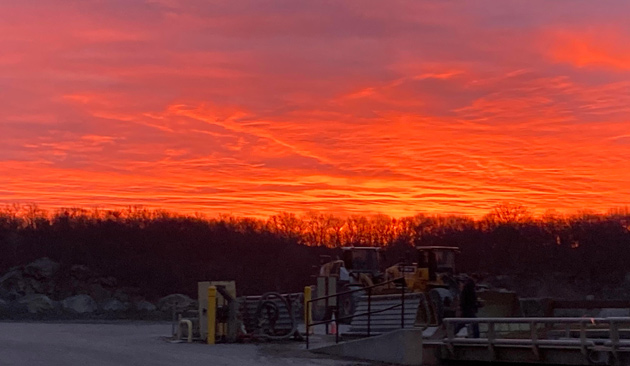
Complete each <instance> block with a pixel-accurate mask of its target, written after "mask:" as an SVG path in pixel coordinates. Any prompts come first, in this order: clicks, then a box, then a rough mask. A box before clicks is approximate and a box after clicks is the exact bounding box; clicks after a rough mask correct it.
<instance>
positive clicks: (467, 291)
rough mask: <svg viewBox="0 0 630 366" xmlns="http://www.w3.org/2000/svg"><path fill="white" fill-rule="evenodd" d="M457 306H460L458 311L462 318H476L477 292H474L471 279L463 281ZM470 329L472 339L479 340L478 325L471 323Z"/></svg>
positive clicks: (473, 284) (477, 308)
mask: <svg viewBox="0 0 630 366" xmlns="http://www.w3.org/2000/svg"><path fill="white" fill-rule="evenodd" d="M459 304H460V310H461V313H462V318H476V317H477V311H478V310H479V304H478V303H477V292H476V291H475V281H474V280H473V279H472V278H468V279H467V280H466V281H465V283H464V287H463V289H462V292H461V295H460V301H459ZM462 327H463V325H462ZM471 328H472V333H473V334H472V336H473V338H479V324H477V323H472V324H471ZM459 329H461V327H459ZM459 329H458V330H459ZM469 329H470V328H469ZM469 333H470V332H469Z"/></svg>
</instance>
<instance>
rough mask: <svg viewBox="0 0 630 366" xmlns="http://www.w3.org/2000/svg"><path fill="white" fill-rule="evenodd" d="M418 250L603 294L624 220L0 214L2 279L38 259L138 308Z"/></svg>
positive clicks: (290, 284) (268, 285) (627, 224)
mask: <svg viewBox="0 0 630 366" xmlns="http://www.w3.org/2000/svg"><path fill="white" fill-rule="evenodd" d="M426 245H445V246H457V247H459V248H460V250H461V255H460V256H459V263H458V265H459V268H460V270H461V271H464V272H478V273H487V274H514V275H518V274H523V273H526V274H528V275H540V276H543V277H544V276H545V274H549V273H552V272H564V273H569V274H571V275H574V276H577V277H584V278H588V279H590V280H594V281H602V282H606V283H611V282H614V281H621V280H622V279H623V277H624V275H625V273H626V271H628V269H629V268H628V265H627V263H630V211H629V210H628V209H627V208H625V209H617V210H612V211H610V212H608V213H605V214H598V213H594V212H588V211H583V212H580V213H577V214H572V215H561V214H557V213H554V212H549V213H547V214H545V215H542V216H539V217H535V216H533V215H532V214H531V213H530V212H529V211H528V210H527V209H526V208H525V207H523V206H520V205H511V204H502V205H499V206H497V207H495V208H494V209H493V210H492V211H491V212H489V213H488V214H487V215H485V216H484V217H482V218H480V219H472V218H470V217H466V216H456V215H426V214H418V215H415V216H412V217H405V218H391V217H388V216H385V215H374V216H359V215H356V216H349V217H337V216H334V215H329V214H323V213H315V212H311V213H307V214H304V215H295V214H291V213H280V214H278V215H274V216H271V217H269V218H267V219H256V218H247V217H235V216H229V215H221V216H218V217H212V218H210V217H206V216H203V215H180V214H176V213H172V212H166V211H161V210H147V209H143V208H129V209H127V210H100V209H93V210H85V209H79V208H72V209H60V210H56V211H54V212H47V211H44V210H41V209H40V208H38V207H37V206H35V205H22V206H19V205H13V206H6V207H5V208H4V209H3V210H0V253H2V255H0V273H4V272H5V271H7V270H8V269H9V268H11V267H13V266H17V265H24V264H26V263H28V262H30V261H32V260H34V259H37V258H40V257H44V256H46V257H49V258H51V259H53V260H55V261H57V262H59V263H61V264H62V266H71V265H73V264H84V265H87V266H89V267H90V268H93V269H94V270H96V271H99V272H100V273H103V275H107V276H114V277H116V278H117V279H118V281H119V285H121V286H129V287H135V288H139V289H140V291H142V292H143V293H144V294H145V295H146V296H148V297H158V296H162V295H165V294H169V293H175V292H182V293H187V294H189V295H191V296H196V282H197V281H205V280H236V282H237V288H238V290H239V292H240V293H241V294H244V295H251V294H262V293H263V292H267V291H282V292H286V291H300V290H301V289H302V288H303V286H305V285H308V284H311V283H313V281H314V279H313V278H312V275H314V274H315V273H316V270H315V268H314V266H317V265H318V264H319V260H320V256H321V255H335V254H338V249H337V248H339V247H343V246H379V247H383V248H384V252H385V254H386V258H387V261H388V263H387V264H393V263H395V262H397V261H399V260H400V259H401V258H412V259H413V254H412V252H413V249H412V248H413V247H415V246H426Z"/></svg>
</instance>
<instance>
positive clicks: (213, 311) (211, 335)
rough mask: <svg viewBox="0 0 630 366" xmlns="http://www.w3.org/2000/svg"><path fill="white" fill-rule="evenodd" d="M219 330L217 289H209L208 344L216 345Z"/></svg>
mask: <svg viewBox="0 0 630 366" xmlns="http://www.w3.org/2000/svg"><path fill="white" fill-rule="evenodd" d="M216 328H217V288H216V287H215V286H210V287H208V344H214V343H215V338H216V332H217V331H216Z"/></svg>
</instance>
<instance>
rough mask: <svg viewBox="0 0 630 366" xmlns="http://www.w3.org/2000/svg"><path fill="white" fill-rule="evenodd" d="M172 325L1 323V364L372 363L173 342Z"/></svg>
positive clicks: (266, 348) (289, 348) (277, 348)
mask: <svg viewBox="0 0 630 366" xmlns="http://www.w3.org/2000/svg"><path fill="white" fill-rule="evenodd" d="M170 333H171V325H170V324H169V323H157V324H156V323H108V324H71V323H70V324H69V323H12V322H8V323H0V365H10V366H20V365H24V366H40V365H41V366H86V365H89V366H114V365H116V366H121V365H151V366H173V365H213V366H220V365H226V366H227V365H230V366H240V365H242V366H248V365H313V366H315V365H320V366H342V365H367V363H363V362H352V361H347V360H332V359H328V358H322V357H318V356H316V355H313V354H311V353H308V352H306V351H303V350H301V349H300V348H301V347H303V346H302V345H300V344H296V343H293V344H283V345H278V344H273V345H271V344H266V345H258V346H257V345H253V344H219V345H214V346H208V345H205V344H185V343H169V342H168V341H167V340H166V339H165V337H166V336H168V335H170Z"/></svg>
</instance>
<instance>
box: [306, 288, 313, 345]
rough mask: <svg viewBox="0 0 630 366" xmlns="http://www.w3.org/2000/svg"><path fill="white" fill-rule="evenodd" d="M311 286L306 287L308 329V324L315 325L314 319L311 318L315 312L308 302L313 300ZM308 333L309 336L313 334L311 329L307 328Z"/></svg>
mask: <svg viewBox="0 0 630 366" xmlns="http://www.w3.org/2000/svg"><path fill="white" fill-rule="evenodd" d="M311 298H312V297H311V286H306V287H304V326H305V327H306V325H307V324H312V323H313V317H312V316H311V314H312V312H313V309H312V307H313V304H312V303H311V304H309V303H308V302H309V301H310V300H311ZM309 305H310V306H309ZM306 331H307V332H308V333H309V334H312V333H311V329H308V328H306Z"/></svg>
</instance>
